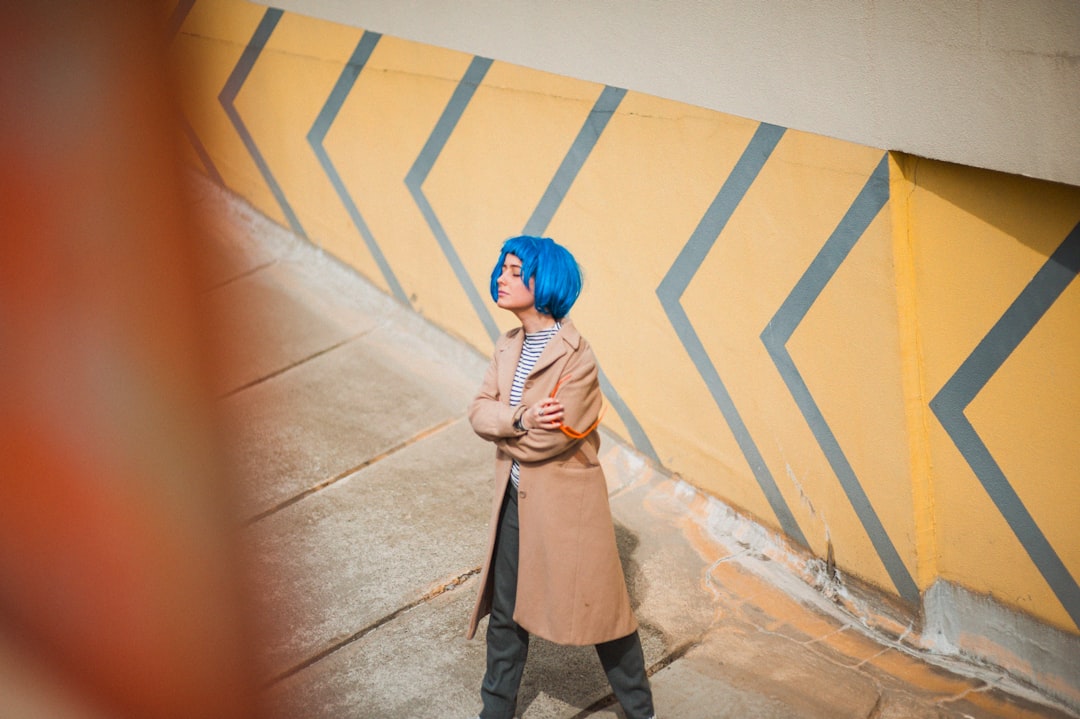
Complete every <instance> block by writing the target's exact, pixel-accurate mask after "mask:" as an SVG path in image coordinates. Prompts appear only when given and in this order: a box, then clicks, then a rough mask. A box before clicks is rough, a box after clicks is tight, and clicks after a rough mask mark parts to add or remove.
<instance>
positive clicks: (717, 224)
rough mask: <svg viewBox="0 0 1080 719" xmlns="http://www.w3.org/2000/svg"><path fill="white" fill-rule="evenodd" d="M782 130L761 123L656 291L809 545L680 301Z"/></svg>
mask: <svg viewBox="0 0 1080 719" xmlns="http://www.w3.org/2000/svg"><path fill="white" fill-rule="evenodd" d="M783 134H784V128H782V127H777V126H776V125H769V124H766V123H762V124H761V125H759V126H758V129H757V131H756V132H755V133H754V136H753V137H752V138H751V139H750V143H749V144H748V145H747V146H746V149H745V150H743V154H742V156H741V157H740V158H739V161H738V162H737V163H736V164H735V167H734V168H733V169H732V171H731V175H729V176H728V178H727V180H726V181H725V182H724V185H723V187H721V188H720V192H719V193H717V195H716V198H715V199H714V200H713V202H712V204H711V205H709V208H708V209H707V210H706V211H705V216H704V217H703V218H702V219H701V222H699V223H698V226H697V228H696V229H695V230H694V233H693V234H692V235H691V236H690V239H689V240H688V241H687V243H686V245H685V246H684V247H683V249H682V251H681V252H680V253H679V256H678V257H677V258H676V259H675V262H674V264H672V266H671V268H670V269H669V270H668V273H667V275H665V276H664V279H663V280H662V281H661V282H660V286H659V287H657V288H656V295H657V297H658V298H659V299H660V304H661V306H662V307H663V308H664V311H665V312H666V313H667V316H668V320H669V321H670V322H671V326H672V327H674V329H675V333H676V334H677V335H678V337H679V339H680V340H681V341H682V343H683V347H684V348H685V349H686V353H687V354H688V355H690V359H691V360H693V362H694V366H695V367H696V368H697V371H698V374H699V375H701V378H702V379H703V380H704V381H705V386H706V387H708V389H709V392H710V394H712V398H713V401H714V402H716V406H717V407H719V409H720V412H721V413H722V414H723V415H724V419H725V420H726V421H727V423H728V426H729V427H730V428H731V432H732V434H733V435H734V436H735V441H736V442H737V443H738V444H739V449H741V450H742V453H743V456H744V457H745V458H746V461H747V463H748V464H749V465H750V469H751V471H752V472H753V473H754V478H755V479H756V480H757V483H758V486H759V487H760V488H761V491H762V493H763V494H764V495H765V498H766V499H767V500H768V502H769V506H770V507H771V508H772V510H773V513H774V514H776V518H777V520H778V521H779V522H780V527H781V529H782V530H783V531H784V533H785V534H787V535H788V536H789V537H791V538H792V539H794V540H795V541H796V542H798V543H799V544H801V545H803V546H804V547H807V546H809V545H808V543H807V541H806V536H805V535H804V534H803V531H802V528H801V527H799V524H798V522H796V521H795V516H794V515H793V514H792V513H791V509H790V508H789V507H788V506H787V502H785V501H784V497H783V495H782V494H780V490H779V488H777V486H776V481H775V480H774V479H773V476H772V474H771V473H770V472H769V468H768V467H767V466H766V464H765V460H764V458H762V456H761V452H760V451H759V450H758V448H757V445H756V444H755V443H754V439H753V437H751V436H750V431H749V430H748V429H747V427H746V423H745V422H743V419H742V416H741V415H740V414H739V410H738V409H737V408H736V407H735V402H734V401H733V400H732V399H731V394H730V393H729V392H728V391H727V387H725V386H724V382H723V381H722V380H721V379H720V374H719V373H718V372H717V371H716V367H715V366H714V365H713V363H712V360H711V359H709V353H708V352H707V351H706V350H705V346H704V345H703V344H702V343H701V339H700V338H699V337H698V334H697V332H696V331H695V330H694V326H693V324H692V323H691V322H690V318H689V317H688V316H687V314H686V310H685V309H683V306H682V302H681V299H682V295H683V292H685V291H686V288H687V287H688V286H689V285H690V281H691V280H692V279H693V278H694V275H695V274H696V273H697V271H698V269H699V268H700V267H701V263H702V261H704V259H705V257H706V256H707V255H708V254H709V250H711V249H712V246H713V245H714V244H715V243H716V240H717V239H719V237H720V233H721V232H722V231H723V230H724V227H725V225H727V222H728V220H729V219H730V218H731V215H732V214H733V213H734V212H735V208H736V207H738V205H739V203H740V202H741V201H742V199H743V197H744V196H745V195H746V191H747V190H748V189H750V185H752V184H753V183H754V180H755V179H757V176H758V173H759V172H761V168H762V167H764V166H765V163H766V162H767V161H768V159H769V156H770V155H771V154H772V151H773V150H774V149H775V148H776V145H777V143H779V142H780V138H781V137H782V136H783Z"/></svg>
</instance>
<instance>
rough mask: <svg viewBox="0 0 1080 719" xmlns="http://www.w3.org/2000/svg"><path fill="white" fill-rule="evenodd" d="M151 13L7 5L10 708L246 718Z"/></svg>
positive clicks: (189, 269)
mask: <svg viewBox="0 0 1080 719" xmlns="http://www.w3.org/2000/svg"><path fill="white" fill-rule="evenodd" d="M164 25H165V21H164V18H163V17H162V16H161V13H160V12H158V13H155V12H154V7H153V4H152V3H145V2H137V1H136V0H132V1H130V2H102V1H100V0H99V1H97V2H90V1H89V0H86V1H84V2H62V1H59V0H36V1H35V2H20V3H4V4H3V7H2V9H0V58H2V62H0V108H3V109H2V110H0V219H2V221H3V226H2V230H0V231H2V233H3V242H2V247H3V251H2V254H0V716H5V717H34V716H43V717H44V716H48V717H68V716H70V717H91V716H111V717H177V718H179V717H183V718H184V719H196V718H199V719H202V718H206V717H222V718H223V719H224V718H231V717H248V716H253V715H254V710H253V708H252V707H253V703H252V701H251V693H250V691H249V689H250V678H249V675H250V674H251V672H252V671H253V670H252V666H251V665H252V662H251V661H250V657H249V656H248V655H247V650H246V649H245V647H246V646H249V644H248V643H247V642H246V641H245V636H244V635H245V632H244V630H243V628H242V626H243V625H242V623H241V622H240V621H239V620H240V617H241V616H242V611H241V610H242V608H243V607H242V605H241V603H240V602H239V600H238V597H239V592H238V584H239V582H238V581H237V579H236V577H237V576H238V574H237V572H236V571H235V567H234V560H233V552H232V548H231V545H230V542H229V540H228V527H227V520H228V512H227V506H228V505H227V492H226V491H225V490H226V489H227V488H226V487H225V486H224V485H223V480H224V477H225V475H224V474H223V473H222V471H221V469H220V466H219V463H218V461H217V454H218V452H217V449H216V441H217V440H216V437H215V434H214V432H213V423H212V421H211V412H210V409H211V407H210V404H209V402H208V401H207V400H208V398H207V393H206V392H205V391H204V390H205V388H206V387H207V386H208V383H209V375H210V373H211V371H212V369H213V363H212V362H211V361H210V358H211V357H213V356H214V349H215V348H213V347H211V346H210V342H209V340H208V334H207V332H206V329H207V327H208V322H207V321H206V320H207V318H206V317H204V316H203V315H202V313H200V312H199V310H198V307H197V301H198V290H199V280H198V268H199V263H200V257H199V254H198V252H197V249H196V245H195V243H194V240H193V235H192V232H191V229H190V228H191V223H190V222H189V221H188V218H186V217H185V209H186V203H185V201H184V198H183V195H182V192H181V189H182V185H181V181H180V180H181V174H180V171H179V168H178V166H177V163H176V161H175V158H174V155H175V152H174V149H175V148H174V147H173V142H174V138H176V137H177V136H178V134H177V133H175V132H174V131H173V128H172V126H171V121H172V119H173V115H174V108H173V107H172V104H171V97H170V94H169V87H170V83H169V81H168V73H167V71H166V67H165V63H164V60H163V49H164V46H165V44H166V43H165V40H164Z"/></svg>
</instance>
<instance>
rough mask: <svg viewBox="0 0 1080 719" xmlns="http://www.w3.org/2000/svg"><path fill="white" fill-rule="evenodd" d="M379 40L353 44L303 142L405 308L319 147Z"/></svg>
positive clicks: (370, 35) (373, 36)
mask: <svg viewBox="0 0 1080 719" xmlns="http://www.w3.org/2000/svg"><path fill="white" fill-rule="evenodd" d="M381 37H382V35H380V34H379V33H377V32H365V33H364V34H363V35H362V36H361V37H360V42H358V43H357V44H356V48H355V49H354V50H353V53H352V56H351V57H349V60H348V62H346V63H345V67H344V68H342V70H341V75H339V76H338V79H337V82H336V83H334V88H333V89H332V90H331V91H330V96H329V97H327V98H326V103H325V104H324V105H323V106H322V109H321V110H319V116H318V117H316V118H315V122H314V124H313V125H312V126H311V130H309V131H308V134H307V141H308V144H309V145H311V149H312V150H313V151H314V152H315V156H316V157H318V158H319V164H320V165H321V166H322V168H323V172H325V173H326V176H327V177H328V178H329V179H330V184H332V185H333V186H334V191H335V192H336V193H337V196H338V198H339V199H340V200H341V204H342V205H344V206H345V209H346V210H347V211H348V213H349V218H350V219H351V220H352V223H353V225H354V226H355V227H356V230H357V231H358V232H359V233H360V236H361V237H362V238H364V244H365V245H367V248H368V251H369V252H370V253H371V256H372V258H374V260H375V264H376V265H377V266H378V267H379V272H381V273H382V276H383V279H384V280H386V284H387V285H388V286H389V287H390V292H391V293H392V294H393V295H394V297H396V298H397V299H398V300H400V301H401V302H403V303H404V304H406V305H408V304H409V297H408V295H406V294H405V290H404V289H403V288H402V287H401V283H400V282H398V279H397V276H396V275H394V271H393V269H391V267H390V263H389V262H387V261H386V256H385V255H383V252H382V248H380V247H379V243H377V242H376V241H375V236H374V235H373V234H372V233H371V229H370V228H369V227H368V224H367V222H365V221H364V217H363V215H361V214H360V209H359V208H358V207H357V206H356V203H355V202H354V201H353V198H352V195H350V194H349V190H348V188H346V187H345V182H344V181H343V180H342V179H341V175H340V174H339V173H338V171H337V168H336V167H335V166H334V162H333V160H331V159H330V154H329V153H328V152H327V151H326V148H325V147H324V146H323V142H324V141H325V140H326V135H327V133H329V132H330V126H331V125H333V124H334V120H335V119H337V116H338V113H339V112H340V111H341V107H342V106H343V105H344V104H345V100H346V98H348V96H349V93H350V92H352V89H353V86H354V85H355V84H356V79H357V78H358V77H359V76H360V73H361V72H362V71H363V69H364V65H366V64H367V61H368V58H370V57H371V53H372V52H373V51H374V50H375V46H376V45H377V44H378V43H379V38H381Z"/></svg>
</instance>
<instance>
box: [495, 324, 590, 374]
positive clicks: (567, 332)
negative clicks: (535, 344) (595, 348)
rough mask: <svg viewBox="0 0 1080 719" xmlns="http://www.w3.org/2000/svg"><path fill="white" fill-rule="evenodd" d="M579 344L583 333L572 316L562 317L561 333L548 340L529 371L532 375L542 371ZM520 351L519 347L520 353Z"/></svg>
mask: <svg viewBox="0 0 1080 719" xmlns="http://www.w3.org/2000/svg"><path fill="white" fill-rule="evenodd" d="M579 344H581V335H580V334H578V331H577V328H576V327H574V323H573V322H572V321H571V320H570V318H569V317H564V318H563V319H562V329H560V330H559V333H558V334H557V335H555V336H554V337H553V338H552V339H551V341H550V342H548V344H547V347H545V348H544V351H543V352H541V353H540V356H539V357H538V358H537V359H536V364H535V365H534V366H533V369H532V372H530V373H529V374H530V376H531V375H535V374H538V373H540V372H541V371H542V370H544V369H546V368H547V367H549V366H550V365H552V364H553V363H554V362H555V361H556V360H558V359H559V358H560V357H563V356H565V355H566V354H568V353H569V352H572V351H574V350H576V349H577V348H578V345H579ZM520 352H521V351H520V349H519V350H518V353H519V355H520ZM511 379H513V377H511Z"/></svg>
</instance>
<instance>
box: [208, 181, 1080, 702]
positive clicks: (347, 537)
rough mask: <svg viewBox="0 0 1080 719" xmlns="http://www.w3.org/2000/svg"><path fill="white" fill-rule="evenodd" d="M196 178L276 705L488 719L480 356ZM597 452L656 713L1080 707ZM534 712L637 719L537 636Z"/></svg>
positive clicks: (574, 660) (722, 511) (630, 459)
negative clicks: (949, 654)
mask: <svg viewBox="0 0 1080 719" xmlns="http://www.w3.org/2000/svg"><path fill="white" fill-rule="evenodd" d="M195 190H196V191H195V195H194V201H195V203H196V204H197V206H198V209H199V210H200V211H204V212H207V213H209V214H210V215H211V216H213V217H214V218H216V219H215V220H214V221H213V222H212V223H210V224H209V226H207V227H206V228H204V229H205V231H206V232H207V233H208V234H209V235H210V236H211V238H212V239H213V241H214V247H215V248H216V251H215V255H214V257H215V259H214V266H213V270H214V276H213V279H212V283H211V286H210V287H208V288H207V296H208V298H209V299H210V300H211V302H212V303H213V304H214V305H216V306H217V307H218V308H220V309H221V310H222V311H223V312H224V314H225V316H226V317H227V318H228V322H227V324H226V330H227V332H228V333H229V334H230V335H231V336H233V337H234V338H235V339H236V340H238V342H237V344H238V346H239V347H241V348H243V352H242V353H241V355H240V356H239V357H238V361H237V362H235V363H234V364H232V365H230V368H229V371H228V372H227V373H226V375H225V376H224V377H223V378H222V385H221V387H220V388H219V390H220V394H221V395H222V396H223V400H222V403H223V405H224V407H225V409H226V410H227V414H228V416H229V417H231V418H232V419H233V420H234V424H233V429H232V432H233V437H232V440H233V444H234V449H235V461H236V463H237V468H238V470H239V475H240V476H241V477H243V478H244V485H243V488H242V489H243V502H244V504H243V507H244V511H245V514H246V516H247V518H248V520H249V524H248V525H247V528H246V529H245V533H246V538H247V539H248V540H250V542H251V543H252V546H254V547H255V548H256V556H257V557H258V558H259V570H260V571H259V572H258V576H260V577H261V578H262V579H261V582H262V584H261V587H260V592H259V600H260V602H261V603H262V610H263V611H264V612H266V613H268V614H269V615H271V616H273V617H274V618H275V621H274V623H273V625H274V629H275V633H274V635H273V636H272V637H270V638H269V639H268V640H267V642H268V646H267V647H266V655H267V658H268V664H269V666H268V670H267V673H268V679H267V682H268V686H269V689H268V697H269V699H270V700H271V702H270V703H271V706H272V712H271V713H272V715H273V716H278V717H282V718H284V717H288V718H290V719H303V718H308V717H310V718H313V719H314V718H319V719H345V718H361V717H362V718H367V717H373V718H375V717H377V718H379V719H429V718H430V719H434V718H440V719H441V718H449V719H458V718H460V719H466V718H467V717H473V716H474V715H475V714H476V713H477V712H478V711H479V709H480V702H479V684H480V679H481V676H482V674H483V671H484V642H483V639H482V636H483V634H482V630H483V625H481V633H480V635H479V638H478V639H476V640H474V641H471V642H469V641H466V640H465V638H464V632H465V626H466V621H467V619H468V614H469V612H470V610H471V608H472V603H473V599H474V597H475V593H476V590H477V586H476V585H477V575H478V572H479V564H480V561H481V559H482V552H483V549H484V541H485V538H486V536H487V522H488V517H489V511H490V507H491V491H492V478H491V464H492V453H493V450H492V448H491V446H490V445H488V444H487V443H485V442H483V441H481V440H480V439H478V438H477V437H476V436H475V435H474V434H473V433H472V431H471V429H470V428H469V425H468V421H467V419H466V417H465V410H466V406H467V404H468V401H469V400H470V399H471V397H472V394H473V392H474V391H475V390H476V388H477V387H478V385H479V382H480V378H481V376H482V373H483V371H484V368H485V367H486V365H487V358H486V357H484V356H482V355H481V354H480V353H477V352H476V351H474V350H473V349H471V348H469V347H466V346H465V345H464V344H463V343H461V342H458V341H456V340H454V339H453V338H451V337H449V336H447V335H446V334H444V333H443V332H441V331H440V330H438V329H437V328H435V327H433V326H431V325H429V324H428V323H427V322H426V321H425V320H423V319H422V318H421V317H420V316H418V315H416V314H415V313H413V312H411V311H410V310H408V309H407V308H405V307H403V306H401V305H400V304H398V303H397V302H395V301H394V300H393V299H391V298H390V297H388V296H386V295H384V294H382V293H380V292H379V291H377V290H376V289H374V288H373V287H372V286H371V285H370V284H369V283H368V282H366V281H365V280H363V279H362V278H360V277H359V276H358V275H356V274H355V273H354V272H352V271H350V270H348V269H346V268H344V267H343V266H342V265H341V264H339V263H338V262H336V261H335V260H333V259H332V258H330V257H328V256H326V255H325V254H324V253H322V252H320V251H319V250H318V249H316V248H315V247H313V246H311V245H310V244H308V243H307V242H305V241H303V240H300V239H298V238H296V237H294V236H292V235H291V234H289V233H288V232H287V231H286V230H284V229H282V228H280V227H278V226H276V225H274V224H273V223H271V222H269V221H268V220H266V219H265V218H263V217H262V216H260V215H259V214H258V213H257V212H255V211H253V210H251V209H250V208H249V207H248V206H247V205H245V204H244V203H243V202H241V201H239V200H237V199H236V198H234V197H232V196H231V195H229V194H228V193H227V192H225V191H223V190H221V189H219V188H217V187H216V186H212V185H210V184H209V183H207V182H206V181H204V180H202V179H201V178H196V179H195ZM495 250H496V248H495V246H494V245H493V247H492V251H493V252H494V251H495ZM250 310H256V311H254V312H253V311H250ZM602 459H603V462H604V465H605V468H606V470H607V474H608V480H609V484H610V490H611V506H612V511H613V513H614V516H615V520H616V532H617V536H618V541H619V546H620V550H621V553H622V557H623V562H624V568H625V570H626V575H627V579H628V582H629V585H630V592H631V596H632V599H633V602H634V605H635V610H636V611H637V615H638V618H639V621H640V623H641V626H642V639H643V642H644V645H645V653H646V660H647V663H648V664H649V666H650V672H651V673H652V683H653V689H654V694H655V699H656V706H657V710H658V713H659V716H660V717H661V718H662V719H717V718H720V717H776V718H780V717H785V718H786V717H807V718H818V717H820V718H822V719H826V718H828V719H842V718H845V717H852V718H855V717H859V718H863V717H876V718H879V719H886V718H898V717H957V718H960V717H974V718H977V719H982V718H984V717H1010V718H1014V717H1069V716H1074V715H1072V714H1069V713H1068V712H1066V711H1065V710H1064V709H1062V708H1057V707H1054V706H1053V705H1051V704H1050V703H1049V701H1048V700H1046V699H1045V698H1044V697H1041V696H1039V695H1038V694H1036V693H1034V692H1032V691H1029V690H1027V689H1025V688H1024V687H1022V686H1020V685H1019V684H1017V683H1016V682H1013V681H1011V680H1010V679H1009V678H1008V677H1006V676H1004V674H1003V673H1002V672H1000V671H997V670H994V669H991V668H985V667H975V666H971V665H966V664H963V663H959V662H956V661H952V660H948V659H944V658H940V657H932V656H927V655H925V654H923V653H919V652H918V651H916V650H914V649H913V648H912V647H911V646H910V645H909V644H908V643H907V642H905V641H904V639H905V636H906V635H908V634H910V631H909V628H908V627H906V626H904V624H903V622H902V621H898V620H895V619H890V615H889V612H888V611H887V610H882V609H881V607H874V609H873V612H870V611H869V610H867V609H865V608H866V606H868V605H865V604H860V603H859V602H858V601H857V600H855V599H853V598H852V597H851V595H850V594H849V593H847V590H846V589H845V588H844V587H843V586H842V585H840V584H837V583H836V582H834V581H831V580H830V578H829V576H828V573H827V572H826V571H825V568H824V567H823V566H819V565H818V563H815V562H808V561H807V560H806V558H804V557H800V556H798V555H797V554H796V553H795V552H793V550H791V549H790V548H789V547H787V546H786V545H785V544H784V542H783V541H782V539H781V538H779V537H776V536H774V535H772V534H770V533H769V532H767V531H765V530H763V529H762V528H760V527H758V526H756V525H754V524H752V523H750V522H747V521H746V520H744V519H742V518H740V517H738V516H737V515H735V514H734V513H732V512H730V511H728V510H727V509H726V508H725V507H724V506H723V505H721V504H720V503H718V502H716V501H714V500H711V499H709V498H707V497H705V496H702V495H700V494H699V493H697V492H696V491H695V490H694V489H693V488H691V487H690V486H689V485H687V484H685V483H683V482H681V481H679V480H678V479H677V478H674V477H671V476H668V475H666V474H664V473H662V472H660V471H657V470H656V469H655V468H654V467H652V466H650V464H649V463H648V462H647V461H645V460H644V459H642V458H641V457H640V456H639V455H637V454H636V453H635V452H634V451H633V450H632V449H630V448H628V447H627V446H625V445H623V444H621V443H620V442H619V441H618V440H617V439H616V438H614V437H613V436H611V435H610V434H608V433H606V432H605V433H604V437H603V456H602ZM860 608H862V609H860ZM852 610H854V611H852ZM860 612H861V614H860ZM519 712H520V714H521V716H523V717H525V718H526V719H547V718H551V719H555V718H558V719H583V718H584V717H608V718H611V717H621V716H622V713H621V710H619V709H618V708H617V707H616V706H615V705H614V703H613V699H612V697H611V694H610V691H609V689H608V686H607V684H606V681H605V678H604V675H603V672H602V671H601V668H600V664H599V661H598V660H597V659H596V655H595V652H594V651H593V650H592V649H591V648H578V647H561V646H556V645H552V644H549V643H547V642H544V641H541V640H534V642H533V644H532V649H531V651H530V657H529V662H528V665H527V668H526V671H525V677H524V680H523V685H522V693H521V696H520V701H519Z"/></svg>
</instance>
